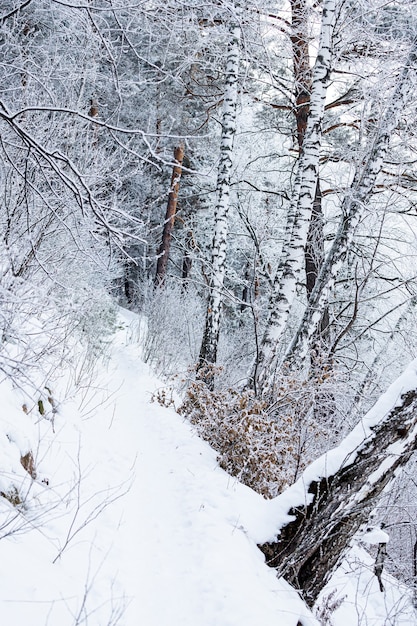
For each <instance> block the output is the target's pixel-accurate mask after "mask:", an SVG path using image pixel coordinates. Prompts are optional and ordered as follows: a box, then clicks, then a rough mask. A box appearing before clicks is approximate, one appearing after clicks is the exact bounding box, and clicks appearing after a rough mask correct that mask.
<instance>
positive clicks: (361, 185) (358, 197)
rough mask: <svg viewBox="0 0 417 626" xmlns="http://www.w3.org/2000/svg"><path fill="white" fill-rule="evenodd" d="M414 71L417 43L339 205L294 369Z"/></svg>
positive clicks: (292, 350)
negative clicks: (334, 231)
mask: <svg viewBox="0 0 417 626" xmlns="http://www.w3.org/2000/svg"><path fill="white" fill-rule="evenodd" d="M416 71H417V43H415V44H414V45H413V49H412V50H411V52H410V54H409V57H408V59H407V61H406V63H405V66H404V69H403V71H402V74H401V76H400V79H399V82H398V84H397V87H396V89H395V90H394V93H393V95H392V97H391V101H390V104H389V106H388V107H387V109H386V112H385V114H384V115H383V117H382V120H381V122H380V123H379V126H378V129H377V132H376V136H375V138H374V141H373V145H372V147H371V149H370V151H369V155H368V158H367V160H366V162H365V163H364V164H363V166H362V167H361V168H360V169H359V168H358V169H357V171H356V174H355V177H354V179H353V183H352V185H351V189H350V192H349V193H348V194H347V195H346V196H345V199H344V201H343V203H342V207H341V212H342V216H343V217H342V221H341V223H340V225H339V228H338V232H337V234H336V237H335V239H334V242H333V245H332V247H331V249H330V251H329V253H328V255H327V257H326V260H325V262H324V263H323V266H322V268H321V270H320V274H319V276H318V278H317V281H316V284H315V286H314V289H313V291H312V294H311V296H310V300H309V302H308V306H307V309H306V311H305V314H304V316H303V319H302V321H301V324H300V326H299V328H298V331H297V333H296V334H295V336H294V338H293V340H292V342H291V345H290V347H289V349H288V351H287V354H286V356H285V361H286V362H287V363H288V364H289V365H290V366H291V367H292V368H293V369H300V368H301V367H302V366H303V363H304V360H305V358H306V356H307V355H308V352H309V348H310V340H311V337H312V336H313V335H314V333H316V332H317V327H318V325H319V324H320V321H321V317H322V312H323V310H324V309H325V308H326V306H327V303H328V299H329V294H330V291H331V289H332V287H333V285H334V281H335V279H336V276H337V273H338V271H339V270H340V268H341V266H342V264H343V262H344V260H345V258H346V255H347V253H348V251H349V249H350V245H351V243H352V240H353V235H354V232H355V230H356V227H357V226H358V224H359V222H360V220H361V218H362V216H363V214H364V210H365V207H366V203H367V201H368V200H369V198H370V196H371V195H372V193H373V188H374V185H375V182H376V178H377V176H378V174H379V173H380V171H381V169H382V165H383V163H384V159H385V157H386V154H387V151H388V147H389V143H390V138H391V135H392V134H393V132H394V131H395V129H396V127H397V125H398V122H399V119H400V116H401V115H402V113H403V110H404V108H405V106H406V103H407V100H408V97H409V94H410V90H411V89H412V82H413V77H415V75H416Z"/></svg>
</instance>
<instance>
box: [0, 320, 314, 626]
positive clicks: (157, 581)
mask: <svg viewBox="0 0 417 626" xmlns="http://www.w3.org/2000/svg"><path fill="white" fill-rule="evenodd" d="M136 323H137V321H136V318H134V317H133V316H131V315H129V314H127V313H124V314H123V327H124V328H123V329H122V330H120V331H118V333H117V335H116V337H115V341H114V344H113V347H112V351H111V353H110V355H109V358H108V362H107V364H103V365H102V366H101V368H100V371H98V372H97V373H96V374H95V375H94V380H91V385H90V389H89V391H88V392H87V391H86V389H85V388H82V389H80V390H79V391H78V392H77V393H75V392H74V393H72V395H71V397H70V398H69V399H67V400H66V401H65V400H63V401H62V402H61V403H60V404H59V409H58V413H57V414H56V415H55V419H54V422H55V424H54V429H53V428H52V424H51V421H49V420H47V419H43V418H40V416H38V417H39V419H37V420H36V421H37V422H38V424H37V425H38V428H39V431H38V432H37V436H36V437H35V435H34V432H33V425H32V424H33V421H34V416H35V414H34V412H35V409H36V402H35V400H36V399H35V398H34V399H32V406H33V408H32V412H31V416H27V415H25V413H24V412H23V411H22V409H21V405H22V402H21V392H13V391H12V390H11V388H10V385H7V384H6V383H3V384H2V385H0V402H1V406H3V407H6V406H7V410H4V411H2V415H1V430H3V429H4V430H5V431H9V430H10V424H11V423H12V422H13V421H14V420H16V424H17V425H18V427H17V428H16V433H17V434H18V433H20V434H19V436H16V437H15V438H14V439H15V442H13V443H12V441H9V440H8V439H7V438H5V442H4V443H0V445H1V446H2V447H1V452H2V453H5V452H6V451H7V453H8V454H7V458H6V456H5V455H3V454H2V461H1V462H2V463H8V462H9V458H10V472H11V473H12V474H13V472H14V474H13V478H14V484H17V485H20V484H21V483H22V482H24V483H25V485H28V486H29V485H30V484H32V485H36V489H34V488H33V487H32V489H31V490H30V491H29V493H28V495H27V498H26V501H27V504H26V507H27V510H25V511H22V513H21V514H20V513H19V512H18V511H17V510H16V509H15V508H14V507H13V506H12V505H11V504H10V503H9V502H7V501H5V500H4V498H0V529H1V530H0V537H1V541H0V560H1V562H2V563H3V564H5V563H7V567H2V575H1V581H0V616H1V617H0V623H1V624H5V625H7V626H21V625H22V624H30V626H46V625H49V626H52V625H54V624H59V625H60V626H67V625H68V626H72V625H75V624H88V626H107V625H108V624H109V625H110V624H120V625H123V626H137V625H138V624H143V625H144V626H177V625H178V626H180V625H181V626H188V625H189V626H216V625H218V626H235V625H236V624H239V625H240V626H257V625H258V624H263V626H269V625H270V626H276V624H277V623H279V624H280V625H282V626H286V625H288V626H292V625H294V626H296V624H297V622H298V621H299V620H300V619H301V620H302V621H303V624H304V625H305V626H309V625H311V626H314V625H315V624H317V623H318V622H317V621H316V620H315V619H314V618H313V616H312V614H311V613H310V612H309V610H308V609H307V608H306V607H305V605H304V603H303V602H302V601H301V599H300V597H299V596H298V594H297V593H296V592H295V591H294V590H292V589H291V588H290V586H289V585H288V584H287V583H285V581H282V580H278V579H277V578H276V576H275V573H274V571H273V570H271V569H270V568H268V567H267V566H266V565H265V563H264V557H263V555H262V554H261V552H260V551H259V550H258V549H257V547H256V535H257V534H258V535H260V534H262V528H261V532H259V529H258V524H259V522H260V520H261V519H262V515H261V513H262V511H263V510H265V509H264V507H265V504H266V502H265V501H264V499H263V498H262V497H261V496H259V495H258V494H256V493H254V492H253V491H252V490H250V489H248V488H247V487H244V486H243V485H240V484H239V483H238V482H236V481H235V480H234V479H233V478H231V477H230V476H229V475H227V474H226V473H225V472H224V471H223V470H221V469H220V468H219V467H218V465H217V461H216V455H215V453H214V451H213V450H212V449H211V448H210V447H209V446H208V445H207V444H206V443H204V442H203V441H201V440H200V439H199V438H198V437H197V436H196V435H195V434H194V433H193V431H192V429H191V427H190V426H189V425H188V424H187V423H185V422H184V420H183V419H182V418H180V417H179V416H178V414H176V412H175V411H174V409H173V408H172V407H171V408H165V407H162V406H159V405H158V404H157V403H156V402H152V394H153V392H154V391H155V390H157V389H158V388H159V387H160V386H161V383H160V381H158V380H157V379H156V378H155V377H154V376H153V375H152V374H151V373H150V371H149V369H148V368H147V366H145V365H144V364H143V363H142V362H141V361H140V358H139V349H138V346H137V344H136V343H135V342H134V341H133V340H132V335H133V334H134V333H133V332H132V325H134V324H136ZM51 386H52V385H51ZM53 387H54V389H53V391H54V394H55V395H56V397H58V398H61V396H60V391H61V390H64V389H65V390H66V392H67V393H68V389H70V388H71V382H70V381H69V380H68V377H66V375H63V376H62V377H61V379H59V380H58V379H57V380H56V381H54V385H53ZM2 394H3V395H2ZM3 400H4V401H3ZM6 402H7V404H6ZM28 404H30V399H29V400H28ZM92 406H93V407H94V406H95V407H96V408H95V409H94V410H92V409H91V407H92ZM30 417H31V419H30ZM22 420H23V421H27V422H28V424H27V428H26V427H21V425H20V422H22ZM54 430H55V432H54ZM35 431H36V429H35ZM25 432H27V433H29V435H28V436H26V437H25V436H23V434H22V433H25ZM28 437H29V439H31V441H32V447H35V446H36V466H37V470H38V472H39V475H40V476H43V477H47V479H48V483H49V484H48V485H47V484H46V483H42V482H41V481H38V480H37V481H36V482H35V483H33V482H32V481H31V480H30V479H28V476H27V474H26V472H25V471H24V470H23V468H22V467H21V465H20V462H19V456H20V454H23V453H25V452H26V451H27V448H28ZM1 441H2V440H1ZM19 446H20V447H19ZM32 492H33V493H32ZM32 495H33V497H32ZM7 522H8V525H6V524H7ZM10 530H12V531H14V532H11V534H8V533H9V531H10ZM252 533H253V534H252ZM117 619H119V621H117Z"/></svg>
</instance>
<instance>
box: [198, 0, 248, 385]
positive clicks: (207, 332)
mask: <svg viewBox="0 0 417 626" xmlns="http://www.w3.org/2000/svg"><path fill="white" fill-rule="evenodd" d="M238 17H239V11H238V10H237V9H235V14H234V15H233V17H232V20H231V24H230V27H229V32H230V41H229V46H228V53H227V61H226V77H225V92H224V100H223V110H222V135H221V143H220V160H219V166H218V176H217V203H216V209H215V214H214V237H213V244H212V259H211V277H210V290H209V298H208V303H207V311H206V323H205V329H204V335H203V340H202V344H201V349H200V356H199V362H198V367H197V373H198V376H199V378H200V379H201V380H204V381H205V382H206V383H207V385H209V386H210V387H211V388H212V387H213V382H214V380H213V371H212V365H214V364H215V363H216V361H217V348H218V343H219V333H220V317H221V308H222V292H223V286H224V278H225V273H226V248H227V235H228V213H229V205H230V177H231V171H232V153H233V144H234V138H235V134H236V107H237V98H238V82H239V60H240V39H241V27H240V23H239V19H238Z"/></svg>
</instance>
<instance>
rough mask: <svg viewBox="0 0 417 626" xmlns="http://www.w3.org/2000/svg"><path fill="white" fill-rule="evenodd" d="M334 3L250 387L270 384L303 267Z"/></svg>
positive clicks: (327, 5)
mask: <svg viewBox="0 0 417 626" xmlns="http://www.w3.org/2000/svg"><path fill="white" fill-rule="evenodd" d="M336 9H337V4H336V2H335V1H334V0H325V2H323V8H322V26H321V34H320V42H319V49H318V53H317V57H316V61H315V64H314V67H313V72H312V86H311V97H310V103H309V107H310V112H309V116H308V121H307V126H306V129H305V134H304V138H303V143H302V150H301V155H300V158H299V161H298V165H297V180H296V183H295V197H294V198H293V201H292V205H291V207H290V211H289V215H288V223H287V226H286V233H287V237H286V241H285V243H284V254H283V258H282V260H281V262H280V264H279V267H278V271H277V273H276V277H275V282H274V288H273V290H272V293H271V296H270V299H269V304H268V320H267V324H266V331H265V334H264V336H263V339H262V342H261V346H260V350H259V353H258V355H257V358H256V362H255V364H254V367H253V370H252V373H251V384H252V385H253V387H254V388H255V390H258V389H259V390H261V389H262V390H263V392H266V391H267V390H268V388H269V387H270V386H271V384H272V379H273V372H274V370H275V366H276V360H277V352H278V349H279V343H278V342H279V340H280V338H281V336H282V334H283V332H284V330H285V328H286V324H287V320H288V317H289V315H290V310H291V306H292V303H293V300H294V297H295V293H296V286H297V282H298V281H299V280H300V275H301V272H302V269H303V261H304V249H305V245H306V241H307V236H308V231H309V225H310V220H311V214H312V209H313V203H314V199H315V197H316V190H317V184H318V168H319V159H320V145H321V139H322V123H323V116H324V111H325V102H326V95H327V87H328V84H329V80H330V73H331V64H332V35H333V30H334V24H335V18H336Z"/></svg>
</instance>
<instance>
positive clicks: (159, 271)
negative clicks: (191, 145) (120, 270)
mask: <svg viewBox="0 0 417 626" xmlns="http://www.w3.org/2000/svg"><path fill="white" fill-rule="evenodd" d="M174 159H175V165H174V167H173V169H172V177H171V187H170V190H169V196H168V204H167V210H166V215H165V222H164V230H163V232H162V241H161V245H160V247H159V250H158V262H157V265H156V275H155V285H156V286H159V285H163V283H164V281H165V276H166V272H167V266H168V259H169V250H170V247H171V239H172V231H173V229H174V222H175V214H176V212H177V203H178V192H179V189H180V179H181V173H182V162H183V159H184V145H183V144H180V145H179V146H177V147H176V148H175V150H174Z"/></svg>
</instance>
